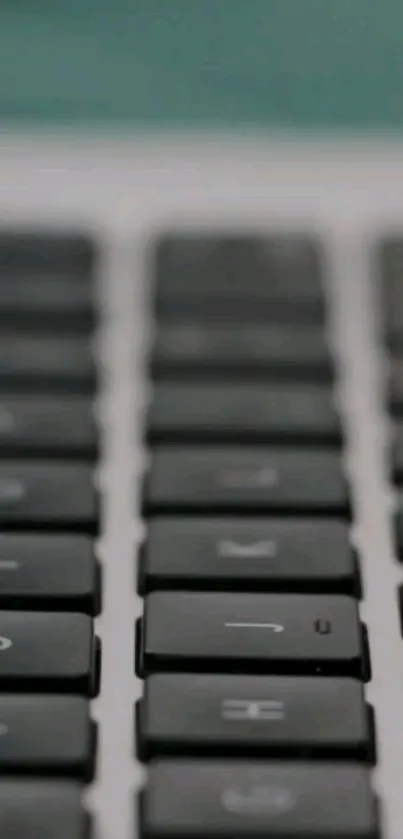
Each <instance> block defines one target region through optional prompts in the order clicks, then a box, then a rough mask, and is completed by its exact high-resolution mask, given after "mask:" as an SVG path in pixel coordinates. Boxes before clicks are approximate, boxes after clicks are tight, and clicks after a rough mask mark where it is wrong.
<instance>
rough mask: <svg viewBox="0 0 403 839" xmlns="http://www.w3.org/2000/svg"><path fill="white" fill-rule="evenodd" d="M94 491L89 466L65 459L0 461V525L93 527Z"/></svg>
mask: <svg viewBox="0 0 403 839" xmlns="http://www.w3.org/2000/svg"><path fill="white" fill-rule="evenodd" d="M97 524H98V503H97V493H96V491H95V489H94V482H93V472H92V469H91V467H90V466H86V465H85V464H82V463H66V462H64V461H57V460H47V461H31V460H29V461H22V460H15V461H12V460H9V461H6V460H3V461H2V462H1V463H0V527H2V528H3V529H6V528H7V527H9V528H12V527H14V526H17V525H18V527H27V528H28V529H39V528H45V529H46V528H53V529H59V530H60V529H63V528H72V529H76V530H83V531H90V532H93V531H95V530H96V528H97Z"/></svg>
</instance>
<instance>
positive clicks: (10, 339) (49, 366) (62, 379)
mask: <svg viewBox="0 0 403 839" xmlns="http://www.w3.org/2000/svg"><path fill="white" fill-rule="evenodd" d="M0 384H1V386H2V388H3V389H19V390H25V391H30V392H32V391H34V392H35V393H37V392H38V391H41V390H46V391H53V392H55V393H57V392H64V391H70V392H74V393H92V391H93V390H94V388H95V384H96V376H95V365H94V359H93V357H92V350H91V344H90V342H89V340H88V338H87V337H85V336H82V335H74V336H66V335H60V334H57V333H55V334H53V335H43V334H33V333H31V334H26V333H16V332H8V333H7V332H4V331H3V332H2V333H1V335H0Z"/></svg>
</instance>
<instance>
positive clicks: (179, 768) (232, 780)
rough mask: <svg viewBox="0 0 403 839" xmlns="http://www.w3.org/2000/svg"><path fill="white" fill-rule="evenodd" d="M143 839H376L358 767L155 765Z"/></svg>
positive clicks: (369, 797)
mask: <svg viewBox="0 0 403 839" xmlns="http://www.w3.org/2000/svg"><path fill="white" fill-rule="evenodd" d="M141 816H142V818H141V836H142V839H163V837H164V839H179V837H183V836H186V837H188V839H205V837H214V839H221V837H222V839H224V838H225V839H230V837H236V839H251V837H255V836H256V837H266V838H267V839H378V837H379V833H378V824H377V808H376V804H375V801H374V797H373V794H372V792H371V789H370V776H369V773H368V772H367V771H366V770H365V769H364V768H362V767H361V766H351V765H345V764H338V765H332V764H329V763H327V764H326V763H325V764H317V765H315V764H312V763H304V764H301V765H298V764H293V763H290V764H276V763H253V762H246V763H240V762H237V761H234V762H229V761H224V762H223V761H220V762H218V763H209V762H206V761H203V762H202V763H196V762H194V761H175V762H168V761H159V762H157V763H155V764H153V765H152V766H151V769H150V771H149V776H148V784H147V787H146V789H145V791H144V793H143V797H142V807H141Z"/></svg>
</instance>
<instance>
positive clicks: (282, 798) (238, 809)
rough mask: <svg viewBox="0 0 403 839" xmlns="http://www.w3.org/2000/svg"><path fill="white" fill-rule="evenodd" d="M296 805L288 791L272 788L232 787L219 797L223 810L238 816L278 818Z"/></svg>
mask: <svg viewBox="0 0 403 839" xmlns="http://www.w3.org/2000/svg"><path fill="white" fill-rule="evenodd" d="M296 803H297V802H296V798H295V796H294V795H293V794H292V793H291V792H290V790H288V789H284V788H283V787H273V786H256V787H251V788H250V789H244V790H242V789H241V788H240V787H233V788H232V789H226V790H224V792H223V794H222V796H221V804H222V806H223V807H224V809H225V810H227V811H228V812H229V813H237V814H238V815H240V816H280V815H282V814H283V813H289V812H290V810H292V809H293V808H294V807H295V805H296Z"/></svg>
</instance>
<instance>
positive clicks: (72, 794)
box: [0, 780, 90, 839]
mask: <svg viewBox="0 0 403 839" xmlns="http://www.w3.org/2000/svg"><path fill="white" fill-rule="evenodd" d="M0 814H1V815H0V828H1V839H90V831H89V818H88V815H87V813H86V811H85V809H84V806H83V801H82V790H81V787H80V786H79V785H78V784H75V783H74V782H73V781H36V780H35V781H34V780H32V781H27V780H21V781H18V780H15V781H12V780H4V781H0Z"/></svg>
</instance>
